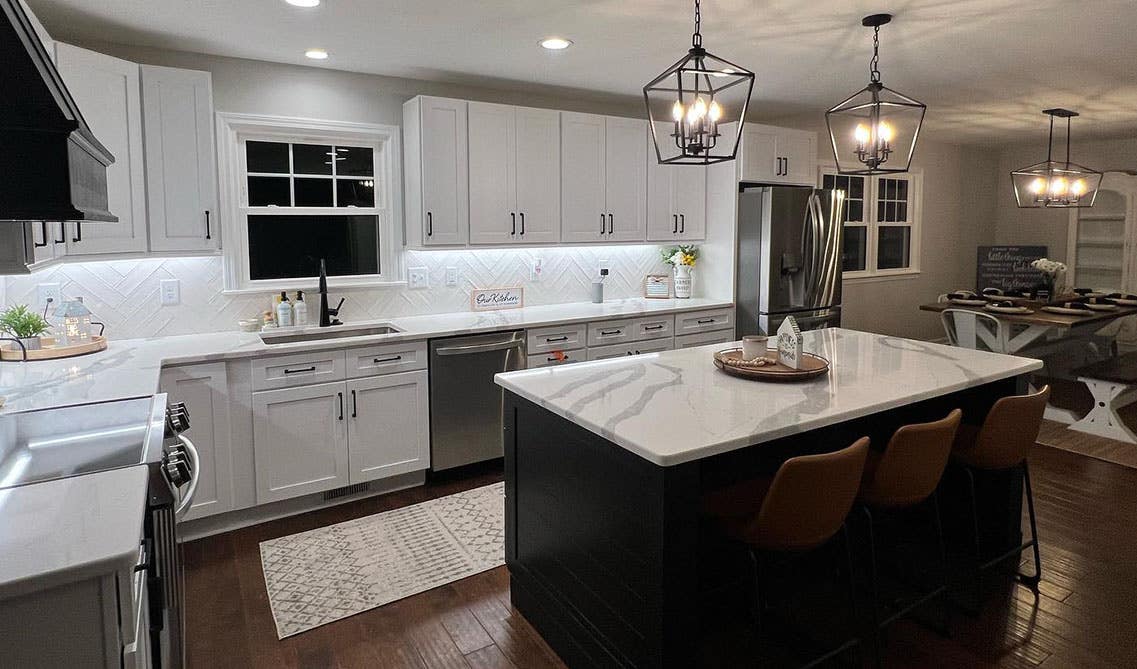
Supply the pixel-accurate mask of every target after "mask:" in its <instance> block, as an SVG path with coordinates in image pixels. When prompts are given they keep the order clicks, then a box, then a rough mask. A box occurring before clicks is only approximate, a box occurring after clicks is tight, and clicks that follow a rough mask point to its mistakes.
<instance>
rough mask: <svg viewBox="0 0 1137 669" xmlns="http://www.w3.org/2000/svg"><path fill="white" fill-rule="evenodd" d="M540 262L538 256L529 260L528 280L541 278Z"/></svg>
mask: <svg viewBox="0 0 1137 669" xmlns="http://www.w3.org/2000/svg"><path fill="white" fill-rule="evenodd" d="M541 271H542V263H541V259H540V258H533V259H532V260H530V261H529V280H530V281H540V280H541Z"/></svg>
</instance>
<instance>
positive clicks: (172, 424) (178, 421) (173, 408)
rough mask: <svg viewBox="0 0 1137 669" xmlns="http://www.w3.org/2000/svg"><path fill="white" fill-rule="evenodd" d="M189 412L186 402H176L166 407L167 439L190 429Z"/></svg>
mask: <svg viewBox="0 0 1137 669" xmlns="http://www.w3.org/2000/svg"><path fill="white" fill-rule="evenodd" d="M189 426H190V422H189V410H188V409H186V405H185V403H184V402H174V403H173V404H171V405H169V406H168V407H166V437H167V438H169V437H173V436H174V435H177V434H180V433H182V432H185V431H186V430H188V429H189Z"/></svg>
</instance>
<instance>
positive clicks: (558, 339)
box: [545, 335, 568, 343]
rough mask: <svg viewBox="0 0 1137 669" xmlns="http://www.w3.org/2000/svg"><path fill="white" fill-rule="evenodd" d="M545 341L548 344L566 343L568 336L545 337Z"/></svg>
mask: <svg viewBox="0 0 1137 669" xmlns="http://www.w3.org/2000/svg"><path fill="white" fill-rule="evenodd" d="M545 341H546V342H549V343H552V342H555V341H568V336H567V335H566V336H564V337H545Z"/></svg>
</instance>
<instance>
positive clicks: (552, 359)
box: [545, 355, 568, 362]
mask: <svg viewBox="0 0 1137 669" xmlns="http://www.w3.org/2000/svg"><path fill="white" fill-rule="evenodd" d="M562 360H568V356H567V355H566V356H565V357H563V358H545V362H558V361H562Z"/></svg>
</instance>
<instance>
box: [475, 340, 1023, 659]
mask: <svg viewBox="0 0 1137 669" xmlns="http://www.w3.org/2000/svg"><path fill="white" fill-rule="evenodd" d="M804 337H805V349H806V350H807V351H809V352H812V353H816V354H818V355H821V356H823V357H825V358H827V359H828V360H830V361H831V370H830V372H829V374H828V375H826V376H824V377H820V378H817V379H814V380H811V381H806V382H803V383H795V384H773V383H761V382H753V381H748V380H743V379H738V378H734V377H731V376H727V375H726V374H724V373H722V372H720V371H719V370H717V369H716V368H715V367H714V366H713V364H712V362H711V354H712V352H713V351H714V350H716V348H719V347H717V346H713V345H712V346H704V347H699V348H691V349H686V350H680V351H666V352H663V353H658V354H650V355H641V356H635V357H629V358H624V359H615V360H606V361H598V362H593V363H584V364H578V365H572V366H566V367H559V368H546V369H533V370H526V371H519V372H511V373H507V374H499V375H498V376H497V377H496V378H497V382H498V384H499V385H501V386H502V387H504V388H505V390H506V391H507V392H506V399H505V403H504V408H503V410H504V412H505V420H504V440H505V460H506V472H505V476H506V562H507V565H508V567H509V571H510V587H511V597H512V600H513V603H514V605H515V606H516V607H517V608H518V609H519V610H520V611H521V613H522V614H524V615H525V617H526V618H527V619H528V620H529V621H530V622H531V623H532V624H533V626H534V627H535V628H536V629H537V630H538V632H540V633H541V635H542V636H543V637H544V638H545V639H546V640H547V641H548V642H549V643H550V645H552V646H553V648H554V649H556V650H557V652H558V653H559V654H560V655H561V657H562V658H563V659H564V660H565V661H566V662H567V663H568V664H569V666H573V667H607V666H635V667H688V666H694V665H696V664H697V654H698V647H699V636H700V632H699V630H700V625H699V622H700V621H699V611H698V606H697V602H698V601H699V547H700V537H699V517H698V509H699V500H700V497H701V495H702V494H703V492H704V491H707V490H711V489H714V488H716V487H719V486H722V485H726V484H729V483H731V482H733V481H735V480H739V479H741V478H746V477H748V476H753V475H755V474H759V473H770V472H772V471H774V470H776V468H777V466H778V464H780V463H781V462H783V461H784V460H785V459H787V458H788V457H792V456H794V455H801V454H806V453H819V452H826V451H834V450H838V449H841V448H844V447H845V446H847V445H849V444H851V443H852V442H853V441H854V440H855V439H856V438H858V437H861V436H865V435H868V436H870V437H871V438H872V440H873V443H874V445H875V446H876V447H877V448H880V447H882V446H883V445H884V444H885V443H886V442H887V440H888V438H889V436H890V435H891V433H892V432H893V431H894V430H895V429H896V428H898V427H899V426H901V425H903V424H906V423H911V422H920V421H926V420H933V419H937V418H942V417H943V416H944V415H945V414H947V413H948V411H950V410H951V409H952V408H956V407H959V408H961V409H962V410H963V412H964V421H965V422H968V423H972V424H978V423H980V422H982V420H983V418H984V416H985V415H986V413H987V411H988V410H989V408H990V407H991V405H992V404H993V403H994V402H995V401H996V400H997V399H998V398H999V397H1003V396H1006V395H1011V394H1016V393H1021V392H1024V391H1025V390H1026V384H1027V375H1029V374H1030V373H1031V372H1033V371H1036V370H1038V369H1040V368H1041V367H1042V363H1041V362H1039V361H1037V360H1032V359H1027V358H1017V357H1011V356H1005V355H996V354H991V353H985V352H981V351H974V350H968V349H961V348H952V347H948V346H943V345H939V344H932V343H928V342H919V341H913V340H908V339H902V338H898V337H889V336H882V335H875V334H869V333H864V332H856V331H852V330H844V329H828V330H820V331H814V332H807V333H805V334H804ZM822 493H823V491H819V494H822ZM1020 498H1021V480H1019V479H1017V478H1014V479H1012V478H1008V477H1003V478H1001V479H996V480H993V481H989V482H986V484H985V485H984V491H983V502H982V503H983V504H985V505H988V509H987V510H988V513H987V514H986V517H987V519H988V520H987V522H986V523H985V527H984V528H983V531H982V535H983V540H984V542H985V543H986V544H987V545H995V546H1009V545H1012V544H1013V543H1014V542H1016V541H1018V540H1019V538H1020V536H1021V534H1020V532H1021V531H1020V527H1019V525H1020V516H1021V499H1020ZM992 506H993V507H994V509H992V508H990V507H992ZM992 511H993V512H992Z"/></svg>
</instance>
